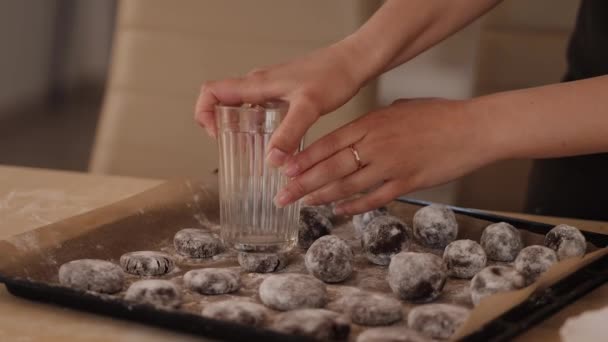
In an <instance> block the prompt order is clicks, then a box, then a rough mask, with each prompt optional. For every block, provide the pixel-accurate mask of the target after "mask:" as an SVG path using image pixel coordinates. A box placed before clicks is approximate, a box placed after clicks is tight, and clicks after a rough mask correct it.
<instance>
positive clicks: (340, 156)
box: [275, 149, 358, 207]
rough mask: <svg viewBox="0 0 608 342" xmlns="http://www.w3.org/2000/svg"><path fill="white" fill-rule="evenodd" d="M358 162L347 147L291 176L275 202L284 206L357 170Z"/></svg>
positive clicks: (279, 205)
mask: <svg viewBox="0 0 608 342" xmlns="http://www.w3.org/2000/svg"><path fill="white" fill-rule="evenodd" d="M357 168H358V164H357V162H356V161H355V159H354V158H353V155H352V153H351V151H350V150H349V149H344V150H342V151H340V152H338V153H336V154H334V155H333V156H331V157H329V158H328V159H326V160H324V161H322V162H320V163H318V164H316V165H315V166H314V167H312V168H311V169H310V170H308V171H306V172H305V173H303V174H301V175H300V176H298V177H296V178H293V179H292V180H291V181H289V182H288V183H287V185H286V186H285V187H284V188H283V189H282V190H281V191H279V193H278V194H277V195H276V197H275V204H276V206H278V207H284V206H286V205H288V204H290V203H293V202H295V201H297V200H299V199H300V198H302V197H303V196H304V195H306V194H308V193H310V192H312V191H314V190H317V189H319V188H321V187H322V186H324V185H326V184H328V183H331V182H332V181H334V180H337V179H340V178H342V177H344V176H347V175H349V174H351V173H353V172H355V171H357Z"/></svg>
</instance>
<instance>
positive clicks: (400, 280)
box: [387, 252, 447, 303]
mask: <svg viewBox="0 0 608 342" xmlns="http://www.w3.org/2000/svg"><path fill="white" fill-rule="evenodd" d="M446 278H447V270H446V268H445V265H444V264H443V260H441V258H440V257H438V256H436V255H434V254H430V253H413V252H401V253H399V254H397V255H395V256H394V257H393V258H392V259H391V263H390V264H389V266H388V277H387V280H388V284H389V286H390V288H391V290H393V292H394V293H395V294H397V295H398V296H399V297H401V298H402V299H406V300H410V301H413V302H418V303H421V302H429V301H432V300H434V299H435V298H437V297H439V295H440V294H441V291H442V290H443V286H444V285H445V281H446Z"/></svg>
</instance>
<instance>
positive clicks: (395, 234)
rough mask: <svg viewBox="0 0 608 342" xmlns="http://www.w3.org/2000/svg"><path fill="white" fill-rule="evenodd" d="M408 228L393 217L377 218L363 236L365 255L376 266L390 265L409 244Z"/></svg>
mask: <svg viewBox="0 0 608 342" xmlns="http://www.w3.org/2000/svg"><path fill="white" fill-rule="evenodd" d="M408 230H409V228H408V226H407V225H406V224H405V223H404V222H403V221H401V220H400V219H398V218H396V217H394V216H391V215H382V216H378V217H375V218H374V219H372V220H371V221H370V222H369V223H368V224H367V227H365V229H364V230H363V233H362V234H361V246H362V247H363V253H364V254H365V257H366V258H367V260H369V261H370V262H372V263H374V264H376V265H388V264H389V263H390V262H391V258H392V257H393V255H395V254H397V253H399V252H401V250H402V249H403V248H404V247H405V246H407V243H408V242H409V238H408V233H407V232H408Z"/></svg>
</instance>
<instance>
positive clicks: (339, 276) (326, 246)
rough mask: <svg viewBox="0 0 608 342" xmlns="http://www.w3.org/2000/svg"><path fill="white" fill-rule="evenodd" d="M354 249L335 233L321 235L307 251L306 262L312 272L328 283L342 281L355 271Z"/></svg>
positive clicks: (307, 267)
mask: <svg viewBox="0 0 608 342" xmlns="http://www.w3.org/2000/svg"><path fill="white" fill-rule="evenodd" d="M353 256H354V255H353V251H352V250H351V249H350V246H349V245H348V244H347V243H346V242H344V240H342V239H340V238H339V237H337V236H335V235H326V236H323V237H320V238H319V239H318V240H317V241H315V242H313V244H312V245H311V246H310V248H308V251H306V256H305V257H304V263H305V264H306V269H307V270H308V272H310V274H312V275H313V276H315V277H316V278H318V279H321V280H323V281H324V282H327V283H337V282H341V281H343V280H344V279H346V278H348V276H349V275H350V274H351V273H352V272H353V265H352V260H353Z"/></svg>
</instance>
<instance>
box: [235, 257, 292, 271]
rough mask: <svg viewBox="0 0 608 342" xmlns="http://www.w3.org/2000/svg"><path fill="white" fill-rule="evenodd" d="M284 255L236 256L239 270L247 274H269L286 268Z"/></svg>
mask: <svg viewBox="0 0 608 342" xmlns="http://www.w3.org/2000/svg"><path fill="white" fill-rule="evenodd" d="M287 259H288V258H287V254H285V253H277V254H273V253H244V252H241V253H239V254H238V261H239V265H241V268H242V269H244V270H245V271H247V272H254V273H271V272H276V271H279V270H282V269H283V268H285V266H287Z"/></svg>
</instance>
